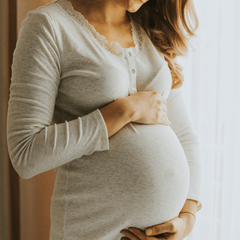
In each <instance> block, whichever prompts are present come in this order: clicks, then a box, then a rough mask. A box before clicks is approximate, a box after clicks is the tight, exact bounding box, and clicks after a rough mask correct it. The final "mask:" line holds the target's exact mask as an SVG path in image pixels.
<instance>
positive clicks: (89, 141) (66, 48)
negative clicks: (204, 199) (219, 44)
mask: <svg viewBox="0 0 240 240" xmlns="http://www.w3.org/2000/svg"><path fill="white" fill-rule="evenodd" d="M129 17H130V19H131V16H130V15H129ZM131 30H132V34H133V40H134V43H135V47H131V48H122V47H121V46H120V45H119V44H118V43H117V42H112V43H111V44H110V45H108V43H107V41H106V38H104V37H103V36H102V35H100V34H99V33H98V32H97V31H96V30H95V29H94V28H93V26H92V25H90V24H89V23H88V22H87V20H86V19H85V18H84V17H83V15H82V14H81V13H80V12H78V11H75V10H74V9H73V8H72V5H71V3H70V2H68V1H66V0H56V1H54V2H51V3H49V4H47V5H46V6H41V7H39V8H37V9H35V10H33V11H29V12H28V14H27V16H26V18H25V19H24V21H23V22H22V23H21V27H20V32H19V37H18V41H17V45H16V48H15V50H14V55H13V63H12V78H11V85H10V99H9V105H8V116H7V144H8V150H9V155H10V159H11V162H12V164H13V167H14V169H15V170H16V171H17V173H18V174H19V176H20V177H21V178H24V179H29V178H32V177H34V176H36V175H38V174H40V173H43V172H46V171H49V170H51V169H55V174H56V180H55V185H54V191H53V195H52V198H51V209H50V210H51V229H50V240H75V239H77V240H119V239H120V238H121V237H122V236H123V235H122V234H120V230H122V229H124V228H128V227H130V226H132V227H137V228H140V229H142V230H145V229H146V228H147V227H149V226H152V225H156V224H160V223H163V222H165V221H168V220H171V219H172V218H174V217H176V216H178V214H179V212H180V211H181V209H182V207H183V205H184V203H185V201H186V199H193V200H196V201H198V210H200V209H201V203H200V182H201V161H200V151H199V141H198V137H197V134H196V132H195V130H194V127H193V122H192V120H191V118H190V115H189V113H188V112H187V109H186V106H185V103H184V99H183V93H182V88H181V87H180V88H178V89H172V90H171V86H172V77H171V73H170V70H169V67H168V63H167V61H166V60H165V58H164V56H163V55H162V54H161V53H160V52H159V50H157V49H156V48H155V47H154V45H153V44H152V42H151V41H150V39H149V37H148V36H147V34H146V32H145V31H144V29H143V28H142V27H141V26H138V25H137V24H136V23H135V22H134V21H133V20H131ZM137 91H157V92H159V94H161V95H163V96H164V97H165V98H166V99H167V110H168V112H167V114H168V118H169V120H170V122H171V125H170V126H165V125H162V124H156V125H147V124H139V123H133V122H130V123H128V124H126V125H125V126H124V127H123V128H121V129H120V130H119V131H118V132H117V133H115V134H114V135H113V136H111V137H110V138H108V132H107V128H106V124H105V122H104V119H103V116H102V115H101V112H100V111H99V109H100V108H102V107H104V106H106V105H107V104H110V103H111V102H113V101H114V100H116V99H119V98H124V97H127V96H129V95H131V94H135V93H136V92H137Z"/></svg>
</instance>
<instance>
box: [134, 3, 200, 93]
mask: <svg viewBox="0 0 240 240" xmlns="http://www.w3.org/2000/svg"><path fill="white" fill-rule="evenodd" d="M130 14H131V16H132V18H133V19H134V20H135V21H136V22H138V23H139V24H141V26H142V27H143V28H144V29H145V31H146V33H147V34H148V36H149V38H150V39H151V41H152V43H153V44H154V45H155V47H156V48H157V49H159V51H160V52H161V53H162V54H163V55H164V57H165V59H166V61H167V62H168V66H169V69H170V71H171V75H172V89H174V88H179V87H181V86H182V83H183V81H184V79H183V75H182V68H181V67H180V66H179V64H177V62H176V61H175V58H176V57H177V56H183V55H186V54H187V52H188V46H191V47H192V45H191V43H190V38H191V37H193V36H196V34H195V30H196V29H197V28H198V24H199V23H198V17H197V13H196V11H195V7H194V5H193V0H149V1H148V2H146V3H145V4H143V5H142V7H141V8H140V9H139V10H138V11H137V12H135V13H130ZM190 21H192V22H193V24H194V27H193V26H192V25H191V22H190Z"/></svg>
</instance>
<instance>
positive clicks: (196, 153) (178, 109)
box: [166, 87, 202, 211]
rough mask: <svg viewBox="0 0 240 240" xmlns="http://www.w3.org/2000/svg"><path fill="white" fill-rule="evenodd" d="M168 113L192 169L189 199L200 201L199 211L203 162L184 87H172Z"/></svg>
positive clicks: (168, 101)
mask: <svg viewBox="0 0 240 240" xmlns="http://www.w3.org/2000/svg"><path fill="white" fill-rule="evenodd" d="M166 106H167V115H168V118H169V120H170V122H171V124H170V127H171V128H172V129H173V131H174V132H175V134H176V135H177V137H178V139H179V141H180V143H181V145H182V148H183V150H184V153H185V155H186V158H187V161H188V165H189V170H190V187H189V192H188V196H187V199H192V200H196V201H198V208H197V210H198V211H199V210H200V209H201V208H202V204H201V200H200V199H201V196H200V185H201V174H202V164H201V158H200V149H199V141H198V137H197V134H196V132H195V129H194V126H193V122H192V120H191V118H190V115H189V113H188V111H187V108H186V105H185V102H184V98H183V95H182V88H181V87H180V88H177V89H172V90H171V92H170V94H169V96H168V99H167V104H166Z"/></svg>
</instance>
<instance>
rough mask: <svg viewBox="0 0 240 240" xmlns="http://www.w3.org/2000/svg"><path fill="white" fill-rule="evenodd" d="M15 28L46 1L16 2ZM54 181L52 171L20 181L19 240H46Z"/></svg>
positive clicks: (21, 0) (23, 0) (19, 0)
mask: <svg viewBox="0 0 240 240" xmlns="http://www.w3.org/2000/svg"><path fill="white" fill-rule="evenodd" d="M17 2H18V3H17V15H18V16H17V28H18V32H17V35H18V34H19V28H20V24H21V22H22V21H23V20H24V19H25V17H26V15H27V12H28V11H31V10H34V9H36V8H38V7H40V6H43V5H46V4H48V3H49V2H52V1H47V0H34V1H33V0H18V1H17ZM54 181H55V175H54V170H50V171H48V172H45V173H41V174H39V175H37V176H35V177H33V178H31V179H20V232H21V240H48V239H49V230H50V203H51V195H52V192H53V186H54Z"/></svg>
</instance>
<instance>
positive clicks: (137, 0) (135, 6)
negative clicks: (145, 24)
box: [127, 0, 148, 13]
mask: <svg viewBox="0 0 240 240" xmlns="http://www.w3.org/2000/svg"><path fill="white" fill-rule="evenodd" d="M147 1H148V0H129V5H128V8H127V11H128V12H131V13H134V12H137V11H138V10H139V8H140V7H141V6H142V5H143V4H144V3H146V2H147Z"/></svg>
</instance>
